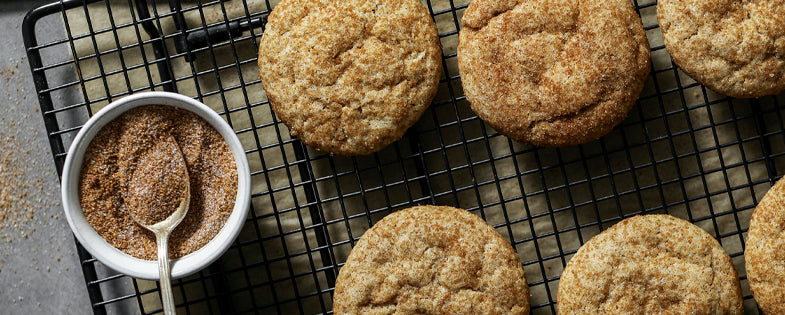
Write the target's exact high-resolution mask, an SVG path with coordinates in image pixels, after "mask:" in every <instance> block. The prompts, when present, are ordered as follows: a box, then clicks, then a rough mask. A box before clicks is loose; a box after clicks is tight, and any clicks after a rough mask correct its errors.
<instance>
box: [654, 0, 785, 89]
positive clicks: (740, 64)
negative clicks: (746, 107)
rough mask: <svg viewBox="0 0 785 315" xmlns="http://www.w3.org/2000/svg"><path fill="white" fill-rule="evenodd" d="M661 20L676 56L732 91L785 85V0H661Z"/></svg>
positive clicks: (706, 80) (693, 72)
mask: <svg viewBox="0 0 785 315" xmlns="http://www.w3.org/2000/svg"><path fill="white" fill-rule="evenodd" d="M657 20H659V23H660V27H661V28H662V36H663V39H664V40H665V48H666V49H668V52H669V53H670V55H671V58H672V59H673V62H675V63H676V65H678V66H679V68H681V69H682V70H684V72H686V73H687V74H689V75H690V76H691V77H692V78H693V79H695V80H696V81H698V82H700V83H701V84H703V85H706V86H707V87H709V88H710V89H712V90H714V91H717V92H719V93H722V94H725V95H728V96H732V97H761V96H764V95H773V94H778V93H780V92H781V91H782V90H783V89H785V0H748V1H731V0H660V1H659V2H658V3H657Z"/></svg>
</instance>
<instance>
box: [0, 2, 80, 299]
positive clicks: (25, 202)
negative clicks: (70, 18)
mask: <svg viewBox="0 0 785 315" xmlns="http://www.w3.org/2000/svg"><path fill="white" fill-rule="evenodd" d="M44 2H46V1H13V0H12V1H7V0H6V1H3V2H2V3H1V4H0V42H2V43H3V44H1V45H0V70H2V73H0V97H2V99H3V104H2V105H0V138H1V139H0V142H2V145H0V186H2V187H0V193H1V194H0V313H2V314H88V313H91V310H90V302H89V299H88V296H87V290H86V286H85V282H84V278H83V276H82V271H81V269H80V267H79V261H78V258H77V255H76V247H75V245H74V239H73V235H72V233H71V231H70V229H69V228H68V224H67V222H66V220H65V217H64V215H63V214H62V213H63V210H62V206H61V203H60V195H59V192H60V185H59V181H58V179H57V173H56V172H55V166H54V163H53V161H52V155H51V150H50V149H49V144H48V141H47V139H46V132H45V129H44V124H43V120H42V118H41V113H40V110H39V108H38V101H37V100H36V97H35V88H34V86H33V80H32V77H31V75H30V69H29V65H28V62H27V57H26V54H25V50H24V45H23V42H22V19H23V18H24V15H25V14H26V13H27V11H29V10H30V9H31V8H33V7H35V6H37V5H39V4H41V3H44ZM40 27H52V28H56V27H58V26H57V25H50V24H47V23H42V24H41V25H40ZM60 27H62V26H60Z"/></svg>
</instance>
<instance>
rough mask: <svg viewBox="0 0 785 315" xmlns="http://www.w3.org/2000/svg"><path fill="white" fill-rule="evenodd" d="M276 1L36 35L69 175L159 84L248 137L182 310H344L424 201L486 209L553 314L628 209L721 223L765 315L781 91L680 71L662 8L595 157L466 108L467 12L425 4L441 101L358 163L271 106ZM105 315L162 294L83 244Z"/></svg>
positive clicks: (95, 8)
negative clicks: (336, 302) (269, 19)
mask: <svg viewBox="0 0 785 315" xmlns="http://www.w3.org/2000/svg"><path fill="white" fill-rule="evenodd" d="M275 2H276V1H269V0H263V1H250V0H231V1H198V0H195V1H187V2H183V3H180V2H178V1H168V2H165V1H154V0H120V1H115V0H111V1H109V0H105V1H95V0H92V1H88V0H85V1H65V0H64V1H59V2H55V3H52V4H49V5H45V6H42V7H39V8H36V9H34V10H32V11H31V12H30V13H29V14H28V15H27V17H26V18H25V21H24V24H23V34H24V41H25V46H26V47H27V53H28V57H29V62H30V66H31V69H32V73H33V78H34V80H35V85H36V96H37V97H38V100H39V102H40V106H41V112H42V114H43V118H44V122H45V126H46V131H47V135H48V139H49V142H50V145H51V147H52V153H53V158H54V161H55V164H56V167H57V171H58V172H61V171H62V166H63V162H64V160H65V155H66V152H67V149H68V147H69V145H70V143H71V141H72V139H73V137H74V136H75V134H76V133H77V132H78V131H79V128H80V127H81V126H82V124H84V122H85V121H86V120H87V118H88V117H89V116H91V115H92V113H94V112H95V111H96V110H97V109H98V108H100V107H101V106H103V105H105V104H106V103H108V102H111V101H113V100H116V99H119V98H121V97H123V96H125V95H128V94H131V93H134V92H139V91H147V90H166V91H175V92H179V93H183V94H186V95H189V96H192V97H195V98H197V99H199V100H200V101H202V102H204V103H206V104H208V105H209V106H211V107H213V108H214V109H215V110H216V111H217V112H219V113H220V114H221V115H222V116H223V117H224V118H225V119H226V120H227V121H228V122H229V123H230V124H231V125H232V126H233V128H234V129H235V131H236V133H237V135H238V136H239V137H240V139H241V141H242V143H243V144H244V145H245V148H246V154H247V157H248V159H249V163H250V165H251V172H252V174H251V175H252V181H253V183H254V189H253V192H252V193H253V195H252V206H251V209H250V214H249V216H248V218H247V221H246V224H245V226H244V229H243V231H242V232H241V235H240V236H239V238H238V239H237V241H235V242H234V243H233V246H232V247H231V248H230V249H229V250H228V251H227V253H226V254H224V256H223V257H222V258H221V259H219V260H218V261H217V262H216V263H214V264H212V265H211V266H210V267H208V268H207V269H205V270H203V271H200V272H199V273H197V274H195V275H193V276H190V277H187V278H184V279H180V280H176V281H174V283H173V286H174V291H175V301H176V304H177V307H178V310H179V311H180V312H181V313H185V314H191V313H297V312H299V313H330V312H331V306H332V293H333V287H334V282H335V278H336V275H337V274H338V272H339V270H340V267H341V266H342V264H343V262H344V261H345V260H346V257H347V255H348V253H349V250H350V249H351V247H352V246H353V245H354V244H355V242H356V241H357V239H358V238H359V237H360V236H361V235H362V233H363V232H364V231H365V230H367V229H368V227H369V226H371V225H372V224H373V223H374V222H377V221H378V220H379V219H380V218H382V217H384V215H386V214H388V213H390V212H392V211H395V210H398V209H401V208H405V207H409V206H412V205H416V204H440V205H451V206H456V207H461V208H464V209H467V210H469V211H472V212H473V213H475V214H478V215H480V216H481V217H483V218H484V219H485V220H486V221H488V223H489V224H491V225H493V226H494V227H495V228H496V230H497V231H499V233H501V234H502V235H503V236H504V237H505V238H507V239H508V240H509V241H510V242H511V243H512V244H513V246H514V247H515V249H516V250H517V252H518V254H519V256H520V258H521V261H522V263H523V265H524V269H525V272H526V275H527V278H528V282H529V286H530V288H531V292H532V301H531V302H532V309H533V313H555V310H556V304H555V300H556V290H557V286H558V281H559V275H560V273H561V271H562V270H563V267H564V266H565V265H566V263H567V261H568V260H569V258H570V257H571V256H572V255H573V254H574V253H575V252H576V251H577V249H578V248H579V247H580V245H581V244H583V243H584V242H586V241H587V240H588V239H589V238H591V237H592V236H593V235H596V234H597V233H599V232H600V231H602V230H603V229H605V228H607V227H609V226H611V225H612V224H613V223H615V222H618V221H619V220H620V219H622V218H624V217H629V216H632V215H635V214H641V213H669V214H672V215H675V216H678V217H681V218H685V219H687V220H689V221H691V222H693V223H695V224H697V225H698V226H700V227H702V228H704V229H705V230H707V231H708V232H709V233H710V234H711V235H713V236H714V237H715V238H717V240H719V241H720V243H721V244H722V246H723V247H724V248H725V249H726V251H727V252H728V253H729V254H730V256H731V257H732V260H733V262H734V264H735V266H736V269H737V271H738V272H739V275H740V280H741V284H742V288H743V294H744V299H745V310H746V311H747V313H757V312H758V309H757V306H756V304H755V302H754V300H753V298H752V295H751V292H750V290H749V286H748V284H747V281H746V276H745V271H744V258H743V253H744V239H745V236H746V231H747V227H748V225H749V218H750V215H751V212H752V210H753V209H754V207H755V205H756V204H757V202H758V201H759V200H760V198H761V197H762V196H763V194H764V193H765V192H766V190H768V188H769V187H770V186H771V185H772V184H773V182H774V181H775V179H776V178H778V177H779V176H780V174H782V173H784V171H785V169H783V168H785V164H784V163H785V135H784V133H785V120H783V110H782V109H780V106H779V104H780V103H781V98H782V96H781V95H780V96H770V97H764V98H761V99H753V100H737V99H729V98H726V97H723V96H721V95H717V94H714V93H712V92H711V91H709V90H707V89H705V88H704V87H703V86H701V85H699V84H697V83H695V81H693V80H692V79H690V78H689V77H688V76H687V75H685V74H684V73H682V72H681V71H679V70H678V69H677V68H676V67H675V66H674V65H673V64H672V63H671V61H670V59H669V56H668V54H667V52H666V50H665V48H664V46H663V45H662V37H661V33H660V31H659V27H658V25H657V21H656V2H655V1H654V0H648V1H646V0H640V1H635V6H636V9H637V10H638V12H639V13H640V15H641V17H642V21H643V24H644V27H645V29H646V33H647V36H648V38H649V41H650V43H651V47H652V49H651V50H652V60H653V62H652V73H651V75H650V76H649V78H648V80H647V82H646V86H645V87H644V91H643V92H642V94H641V96H640V98H639V100H638V102H637V104H636V106H635V108H634V109H633V110H632V111H631V112H630V114H629V117H628V118H627V119H626V120H625V121H624V122H623V123H622V124H621V125H620V126H618V127H617V128H616V129H614V131H613V132H612V133H610V134H609V135H607V136H605V137H603V138H602V139H600V140H598V141H594V142H591V143H588V144H585V145H580V146H574V147H567V148H560V149H549V148H535V147H530V146H526V145H522V144H518V143H515V142H512V141H510V140H508V139H507V138H505V137H504V136H501V135H499V134H497V133H496V132H495V131H493V130H492V129H491V128H489V127H488V126H486V125H484V124H483V123H482V122H481V121H480V120H479V118H477V116H475V115H474V114H473V113H472V111H471V110H470V107H469V104H468V102H467V101H466V99H465V97H464V96H463V92H462V89H461V83H460V76H459V74H458V72H457V67H456V53H455V51H456V50H455V46H456V44H457V37H458V31H459V29H460V27H459V24H460V23H459V21H460V17H461V16H462V14H463V11H464V9H465V8H466V5H467V3H468V0H464V1H458V0H429V1H425V2H424V4H425V5H426V7H427V8H428V10H430V12H431V14H432V15H433V18H434V20H435V21H436V23H437V25H438V28H439V33H440V38H441V41H442V46H443V50H444V54H443V63H444V68H445V71H444V75H443V77H442V80H441V83H440V89H439V92H438V94H437V96H436V98H435V99H434V102H433V104H432V105H431V107H430V108H429V110H428V111H427V112H426V113H425V114H424V116H423V117H422V119H421V120H420V121H419V122H418V123H417V124H416V125H415V126H414V127H413V128H411V130H409V132H408V133H407V135H406V136H405V137H404V138H403V139H402V140H400V141H398V142H396V143H395V144H393V145H391V146H390V147H388V148H386V149H384V150H383V151H381V152H379V153H377V154H374V155H370V156H363V157H356V158H342V157H333V156H329V155H325V154H321V153H318V152H316V151H314V150H313V149H311V148H308V147H307V146H304V145H303V144H302V143H300V142H299V141H297V140H296V139H293V138H291V137H290V136H289V134H288V130H287V128H286V127H285V126H284V125H283V124H282V123H281V122H280V121H279V120H277V119H276V118H275V117H274V115H273V113H272V112H271V111H270V108H269V104H268V102H267V100H266V97H265V95H264V91H263V89H262V86H261V84H260V81H259V79H258V69H257V68H256V49H257V48H258V41H259V38H260V36H261V34H262V33H263V30H264V25H265V22H266V16H267V14H268V13H269V11H270V10H271V8H272V7H274V5H275ZM76 245H77V249H78V253H79V258H80V260H81V266H82V270H83V271H84V277H85V281H86V284H87V290H88V292H89V296H90V300H91V303H92V309H93V311H94V312H95V313H97V314H104V313H115V312H125V311H127V310H128V309H132V310H136V309H138V311H139V312H141V313H156V312H160V311H161V309H160V304H159V303H160V302H158V301H159V300H158V299H159V297H158V293H159V290H158V286H157V284H156V283H155V282H150V281H143V280H137V279H132V278H129V277H126V276H123V275H120V274H117V273H116V272H114V271H112V270H110V269H108V268H106V267H105V266H103V265H102V264H101V263H100V262H99V261H96V260H95V259H93V258H92V257H91V256H90V255H89V253H87V252H86V251H85V250H84V248H82V247H81V246H80V245H79V244H78V243H77V244H76Z"/></svg>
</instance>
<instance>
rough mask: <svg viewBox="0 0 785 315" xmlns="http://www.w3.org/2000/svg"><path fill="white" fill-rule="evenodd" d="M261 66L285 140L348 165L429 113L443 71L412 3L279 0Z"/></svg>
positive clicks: (427, 25) (429, 30) (432, 36)
mask: <svg viewBox="0 0 785 315" xmlns="http://www.w3.org/2000/svg"><path fill="white" fill-rule="evenodd" d="M258 63H259V70H260V77H261V79H262V84H263V86H264V89H265V91H266V92H267V97H268V98H269V100H270V105H271V107H272V109H273V110H274V111H275V113H276V115H277V116H278V118H280V119H281V120H282V121H283V122H284V123H285V124H286V125H287V126H288V127H289V130H290V132H291V134H292V135H293V136H296V137H297V138H299V139H300V140H301V141H303V142H305V143H306V144H308V145H311V146H313V147H315V148H316V149H318V150H320V151H324V152H329V153H333V154H338V155H347V156H351V155H362V154H370V153H373V152H376V151H379V150H381V149H382V148H384V147H385V146H387V145H389V144H390V143H392V142H394V141H396V140H398V139H400V138H401V137H402V136H403V134H404V132H405V131H406V129H408V128H409V127H411V126H412V125H413V124H414V123H415V122H416V121H417V120H418V119H419V118H420V116H421V115H422V113H423V112H424V111H425V109H426V108H427V107H428V105H430V102H431V100H432V99H433V97H434V95H435V94H436V90H437V88H438V84H439V78H440V77H441V70H442V64H441V46H440V44H439V38H438V33H437V30H436V25H435V24H434V22H433V19H432V18H431V16H430V14H429V13H428V11H427V10H426V9H425V7H424V6H423V5H422V4H421V3H420V2H419V1H417V0H345V1H325V0H283V1H281V2H280V3H278V4H277V5H276V6H275V8H274V9H273V11H272V13H270V16H269V18H268V24H267V28H266V29H265V32H264V35H263V36H262V40H261V43H260V45H259V62H258Z"/></svg>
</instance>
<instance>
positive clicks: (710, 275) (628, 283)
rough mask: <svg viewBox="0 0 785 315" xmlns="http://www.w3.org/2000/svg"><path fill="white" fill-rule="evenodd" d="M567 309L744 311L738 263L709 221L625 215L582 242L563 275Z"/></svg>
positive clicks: (561, 298) (561, 296)
mask: <svg viewBox="0 0 785 315" xmlns="http://www.w3.org/2000/svg"><path fill="white" fill-rule="evenodd" d="M557 300H558V311H559V314H743V311H744V310H743V307H742V301H743V300H742V296H741V288H740V286H739V279H738V276H737V274H736V270H735V269H734V268H733V263H732V262H731V259H730V257H729V256H728V254H727V253H726V252H725V251H724V250H723V249H722V246H720V244H719V243H718V242H717V240H715V239H714V238H712V237H711V236H710V235H709V234H708V233H706V231H704V230H702V229H701V228H699V227H697V226H695V225H693V224H691V223H689V222H687V221H684V220H682V219H678V218H675V217H672V216H669V215H646V216H635V217H632V218H628V219H625V220H623V221H621V222H619V223H617V224H615V225H613V226H612V227H610V228H609V229H607V230H605V231H604V232H602V233H600V234H599V235H597V236H594V237H592V238H591V239H590V240H589V241H588V242H586V244H584V245H583V246H581V248H580V249H579V250H578V252H577V253H576V254H575V256H573V257H572V259H570V261H569V263H567V267H566V268H565V269H564V272H563V273H562V276H561V279H560V280H559V288H558V298H557Z"/></svg>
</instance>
